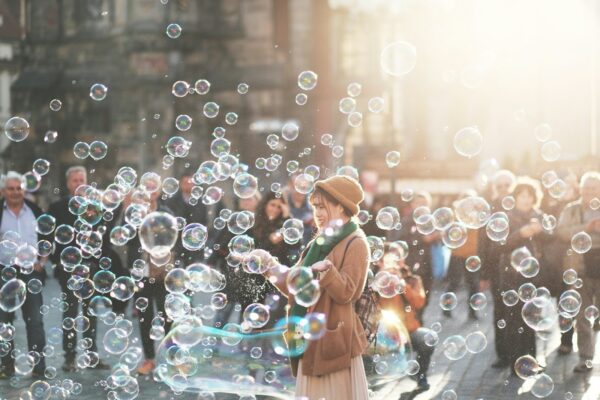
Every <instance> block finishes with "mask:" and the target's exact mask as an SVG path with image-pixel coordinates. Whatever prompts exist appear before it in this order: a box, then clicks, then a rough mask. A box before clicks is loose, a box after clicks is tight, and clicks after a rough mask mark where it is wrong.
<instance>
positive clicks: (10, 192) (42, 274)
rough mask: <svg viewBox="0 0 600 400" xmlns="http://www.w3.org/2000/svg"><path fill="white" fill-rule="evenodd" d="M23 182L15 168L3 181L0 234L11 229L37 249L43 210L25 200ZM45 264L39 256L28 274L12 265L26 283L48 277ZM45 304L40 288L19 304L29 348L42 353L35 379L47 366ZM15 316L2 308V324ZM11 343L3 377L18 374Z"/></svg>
mask: <svg viewBox="0 0 600 400" xmlns="http://www.w3.org/2000/svg"><path fill="white" fill-rule="evenodd" d="M23 184H24V178H23V176H22V175H21V174H19V173H18V172H15V171H9V172H8V173H7V174H6V176H5V177H4V179H3V180H2V213H0V235H1V236H2V237H3V238H4V239H5V238H6V237H7V236H6V235H7V233H9V232H12V234H13V235H14V234H17V235H18V237H17V238H15V239H14V241H15V242H16V244H17V245H18V246H24V245H28V246H33V247H34V248H35V249H36V250H37V248H38V240H39V239H41V238H38V233H37V231H36V226H37V218H38V217H39V216H40V215H42V210H41V209H40V208H39V207H38V206H37V205H36V204H34V203H32V202H30V201H29V200H26V199H25V192H24V190H23ZM45 263H46V258H45V257H37V259H36V260H35V261H34V263H33V265H32V266H31V270H28V271H27V273H24V271H23V267H24V266H18V265H13V266H12V268H15V269H16V271H17V276H16V277H17V278H18V279H19V280H20V281H22V282H23V283H25V284H26V285H29V284H30V282H32V281H34V280H36V279H37V280H39V282H40V283H42V284H43V283H44V282H45V280H46V271H45V270H44V264H45ZM4 268H6V267H4ZM28 269H29V268H28ZM28 287H29V286H28ZM43 304H44V300H43V297H42V292H41V291H40V292H38V293H33V292H31V291H28V292H27V294H26V297H25V302H24V303H23V304H22V305H21V307H20V308H21V313H22V316H23V320H24V321H25V330H26V333H27V347H28V348H29V351H30V352H37V353H38V354H39V356H40V357H39V361H38V362H37V363H36V364H35V365H34V366H33V371H32V377H33V378H34V379H44V370H45V369H46V360H45V357H44V353H43V351H44V347H45V346H46V333H45V331H44V318H43V315H42V313H41V311H40V307H41V306H42V305H43ZM14 319H15V312H6V311H4V310H1V309H0V323H10V324H12V323H13V321H14ZM17 334H18V332H17ZM8 344H9V347H8V348H4V349H3V350H7V351H6V352H5V353H4V354H5V355H4V356H3V357H2V366H1V368H0V379H7V378H10V377H12V376H13V375H14V373H15V359H14V358H13V351H15V350H16V349H15V344H14V340H11V341H10V342H9V343H8Z"/></svg>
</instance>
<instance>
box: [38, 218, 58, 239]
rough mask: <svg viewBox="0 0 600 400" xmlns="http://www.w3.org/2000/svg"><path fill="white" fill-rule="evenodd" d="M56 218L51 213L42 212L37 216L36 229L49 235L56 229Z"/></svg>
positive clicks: (42, 233)
mask: <svg viewBox="0 0 600 400" xmlns="http://www.w3.org/2000/svg"><path fill="white" fill-rule="evenodd" d="M55 226H56V219H55V218H54V217H53V216H52V215H50V214H42V215H40V216H39V217H38V218H37V224H36V231H37V233H39V234H41V235H49V234H51V233H52V231H54V227H55Z"/></svg>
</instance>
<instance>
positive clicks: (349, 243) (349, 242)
mask: <svg viewBox="0 0 600 400" xmlns="http://www.w3.org/2000/svg"><path fill="white" fill-rule="evenodd" d="M354 239H358V236H356V235H354V236H353V237H352V239H350V240H349V241H348V243H346V248H345V249H344V256H343V257H342V262H341V263H340V266H342V265H344V261H345V260H346V253H347V252H348V248H349V247H350V245H351V244H352V242H353V241H354Z"/></svg>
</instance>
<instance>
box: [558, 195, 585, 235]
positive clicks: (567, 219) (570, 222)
mask: <svg viewBox="0 0 600 400" xmlns="http://www.w3.org/2000/svg"><path fill="white" fill-rule="evenodd" d="M577 207H578V206H577V205H575V204H573V205H570V206H567V207H566V208H565V209H564V210H563V211H562V212H561V213H560V217H559V218H558V224H557V225H556V231H555V233H556V236H558V237H559V238H560V240H562V241H563V242H566V243H570V242H571V238H572V237H573V235H574V234H576V233H577V232H581V231H583V230H584V229H585V224H582V223H580V222H579V221H578V219H577V218H576V214H577Z"/></svg>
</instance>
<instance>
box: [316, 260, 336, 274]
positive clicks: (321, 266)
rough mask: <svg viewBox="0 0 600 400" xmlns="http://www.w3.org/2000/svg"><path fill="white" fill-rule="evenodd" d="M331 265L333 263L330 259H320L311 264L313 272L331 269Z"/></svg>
mask: <svg viewBox="0 0 600 400" xmlns="http://www.w3.org/2000/svg"><path fill="white" fill-rule="evenodd" d="M331 267H333V263H332V262H331V261H329V260H323V261H318V262H316V263H314V264H313V265H312V266H311V268H312V270H313V272H325V271H329V269H330V268H331Z"/></svg>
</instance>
